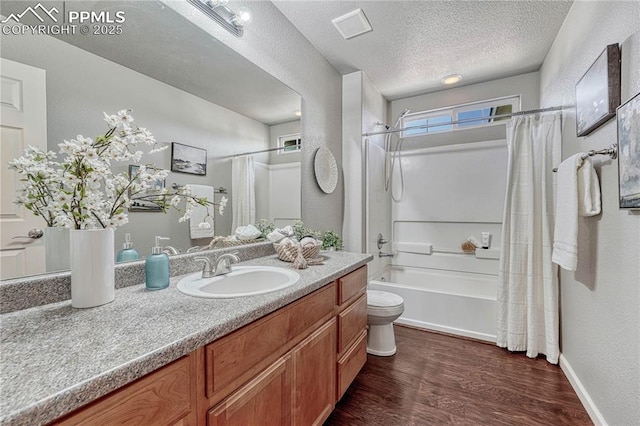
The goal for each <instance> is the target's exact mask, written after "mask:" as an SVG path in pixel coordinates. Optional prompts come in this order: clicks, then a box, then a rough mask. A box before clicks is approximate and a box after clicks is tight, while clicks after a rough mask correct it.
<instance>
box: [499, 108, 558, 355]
mask: <svg viewBox="0 0 640 426" xmlns="http://www.w3.org/2000/svg"><path fill="white" fill-rule="evenodd" d="M561 122H562V116H561V114H560V113H554V114H551V115H544V116H542V117H540V116H532V115H529V116H520V117H514V118H513V119H512V121H511V123H510V124H509V125H507V144H508V150H509V163H508V167H507V191H506V197H505V209H504V216H503V221H502V246H501V250H502V251H501V256H500V274H499V275H500V276H499V283H498V336H497V344H498V346H500V347H503V348H507V349H509V350H510V351H526V354H527V356H528V357H531V358H534V357H536V356H538V354H545V355H546V357H547V361H549V362H550V363H553V364H557V363H558V356H559V352H560V350H559V321H558V272H557V266H556V265H555V264H553V263H552V262H551V251H552V246H553V225H554V200H555V195H554V192H555V188H554V178H553V173H552V169H553V167H554V164H556V165H557V164H558V163H559V161H560V150H561V142H562V133H561V124H562V123H561Z"/></svg>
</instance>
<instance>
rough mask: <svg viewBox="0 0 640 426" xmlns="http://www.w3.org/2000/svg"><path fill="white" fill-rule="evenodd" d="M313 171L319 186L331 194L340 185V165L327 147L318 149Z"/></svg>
mask: <svg viewBox="0 0 640 426" xmlns="http://www.w3.org/2000/svg"><path fill="white" fill-rule="evenodd" d="M313 170H314V173H315V176H316V181H317V182H318V186H319V187H320V189H322V191H324V192H325V193H327V194H331V193H332V192H333V191H334V190H335V189H336V186H337V185H338V164H337V163H336V159H335V157H334V156H333V153H332V152H331V150H330V149H329V148H327V147H326V146H323V147H320V148H318V150H317V151H316V154H315V156H314V158H313Z"/></svg>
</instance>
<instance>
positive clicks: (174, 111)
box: [1, 34, 269, 255]
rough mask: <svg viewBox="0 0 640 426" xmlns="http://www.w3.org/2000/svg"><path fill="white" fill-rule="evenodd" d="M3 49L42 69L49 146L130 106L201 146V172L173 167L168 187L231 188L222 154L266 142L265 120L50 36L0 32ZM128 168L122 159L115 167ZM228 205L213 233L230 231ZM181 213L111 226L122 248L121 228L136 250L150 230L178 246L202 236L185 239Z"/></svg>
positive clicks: (162, 135)
mask: <svg viewBox="0 0 640 426" xmlns="http://www.w3.org/2000/svg"><path fill="white" fill-rule="evenodd" d="M1 53H2V57H4V58H8V59H11V60H14V61H17V62H22V63H25V64H29V65H32V66H35V67H38V68H42V69H44V70H46V74H47V132H48V145H49V149H53V150H55V151H57V145H58V143H61V142H62V141H63V139H69V138H73V137H75V136H76V135H78V134H82V135H85V136H91V137H93V136H95V135H98V134H100V133H103V132H104V131H105V130H106V127H105V125H106V124H105V123H104V121H103V120H102V118H103V115H102V113H103V111H104V112H111V113H114V112H116V111H118V110H120V109H132V110H133V112H132V115H133V116H134V118H135V120H136V123H137V124H138V125H140V126H142V127H146V128H148V129H149V130H150V131H151V132H152V133H153V134H154V136H155V137H156V139H157V140H158V141H160V142H180V143H184V144H187V145H192V146H196V147H201V148H205V149H207V157H208V164H207V174H206V176H195V175H188V174H181V173H171V174H170V176H169V177H168V178H167V185H168V186H170V185H171V184H172V183H173V182H177V183H181V184H185V183H194V184H196V183H197V184H204V185H213V186H216V187H219V186H224V187H227V188H228V189H230V190H231V191H232V190H233V189H232V188H231V165H230V163H231V162H230V160H229V159H220V157H224V156H227V155H230V154H233V153H237V152H241V151H252V150H259V149H265V148H267V147H268V138H269V130H268V127H267V126H266V125H264V124H263V123H260V122H258V121H256V120H253V119H250V118H248V117H245V116H243V115H240V114H237V113H235V112H233V111H230V110H227V109H225V108H223V107H220V106H219V105H216V104H213V103H210V102H207V101H204V100H203V99H200V98H198V97H196V96H193V95H191V94H188V93H186V92H183V91H181V90H178V89H176V88H174V87H171V86H169V85H167V84H164V83H161V82H159V81H157V80H154V79H151V78H149V77H147V76H145V75H142V74H140V73H138V72H135V71H132V70H130V69H128V68H125V67H123V66H121V65H118V64H116V63H114V62H111V61H108V60H106V59H103V58H101V57H99V56H96V55H93V54H91V53H88V52H86V51H84V50H82V49H79V48H77V47H74V46H71V45H69V44H67V43H64V42H62V41H60V40H57V39H54V38H52V37H48V36H30V35H28V34H27V35H24V36H8V37H3V38H2V52H1ZM211 117H215V119H212V118H211ZM170 151H171V150H170V149H169V150H167V151H164V152H163V153H161V154H157V155H155V156H153V157H149V158H145V159H143V162H144V161H149V162H153V163H155V164H156V165H158V166H160V167H163V168H167V169H168V168H170V156H171V152H170ZM266 157H267V156H266V154H265V155H264V158H266ZM126 167H127V165H122V166H121V169H122V170H125V169H126ZM227 197H229V195H227ZM218 199H219V196H217V198H216V200H218ZM230 207H231V203H229V204H228V205H227V209H228V210H227V213H226V214H225V215H224V216H223V217H220V216H219V215H217V214H216V225H215V226H216V232H218V234H225V233H229V232H230V228H231V214H230ZM179 217H180V214H179V213H178V212H173V211H172V212H170V213H169V214H167V215H164V214H162V213H146V212H139V213H135V212H132V213H130V214H129V221H130V223H129V224H127V225H125V226H123V227H121V228H119V229H118V230H117V232H116V248H120V247H122V242H123V241H124V234H125V233H126V232H131V233H132V235H133V241H134V246H135V247H136V248H137V249H138V250H139V251H140V254H141V255H146V254H148V253H149V252H150V248H151V246H152V245H153V238H152V237H153V235H163V236H168V237H170V238H171V241H170V242H168V244H171V245H174V246H175V247H178V248H182V249H185V248H188V247H190V246H191V245H195V244H203V243H205V242H206V243H208V241H204V240H193V241H192V240H190V238H189V231H188V223H178V218H179ZM137 235H144V238H137V237H136V236H137Z"/></svg>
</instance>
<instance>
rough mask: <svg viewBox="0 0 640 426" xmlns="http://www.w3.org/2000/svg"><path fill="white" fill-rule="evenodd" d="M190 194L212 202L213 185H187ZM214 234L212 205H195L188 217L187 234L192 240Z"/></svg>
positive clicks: (209, 236)
mask: <svg viewBox="0 0 640 426" xmlns="http://www.w3.org/2000/svg"><path fill="white" fill-rule="evenodd" d="M189 187H190V188H191V194H192V195H193V196H194V197H197V198H206V199H207V201H209V202H211V203H213V194H214V192H213V186H209V185H189ZM214 235H215V229H214V223H213V207H212V206H208V207H205V206H201V205H199V204H198V205H196V206H195V207H194V208H193V212H191V218H190V219H189V236H190V237H191V239H192V240H195V239H198V238H212V237H213V236H214Z"/></svg>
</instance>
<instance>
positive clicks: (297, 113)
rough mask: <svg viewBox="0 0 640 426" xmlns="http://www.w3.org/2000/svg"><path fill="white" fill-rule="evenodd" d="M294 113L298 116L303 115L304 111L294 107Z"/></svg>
mask: <svg viewBox="0 0 640 426" xmlns="http://www.w3.org/2000/svg"><path fill="white" fill-rule="evenodd" d="M293 115H295V116H296V117H302V111H300V110H299V109H294V110H293Z"/></svg>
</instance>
